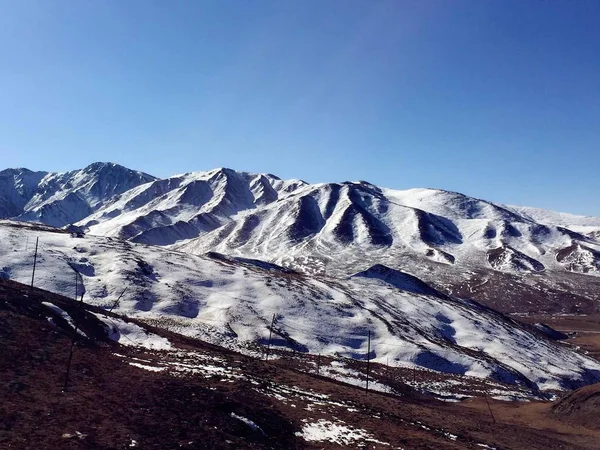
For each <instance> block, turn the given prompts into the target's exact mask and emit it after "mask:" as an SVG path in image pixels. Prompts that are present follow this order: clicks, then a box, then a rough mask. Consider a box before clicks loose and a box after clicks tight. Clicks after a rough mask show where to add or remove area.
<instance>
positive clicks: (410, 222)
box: [0, 163, 600, 312]
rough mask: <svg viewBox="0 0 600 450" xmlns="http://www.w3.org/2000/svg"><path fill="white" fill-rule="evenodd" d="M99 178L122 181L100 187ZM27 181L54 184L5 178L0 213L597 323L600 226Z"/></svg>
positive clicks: (231, 193) (464, 201)
mask: <svg viewBox="0 0 600 450" xmlns="http://www.w3.org/2000/svg"><path fill="white" fill-rule="evenodd" d="M103 170H104V171H106V172H108V173H109V175H110V174H115V173H116V174H117V175H115V176H107V177H105V178H102V177H100V176H99V175H98V174H99V173H100V172H102V171H103ZM13 172H14V169H13ZM17 172H18V171H17ZM21 172H22V173H23V174H24V175H22V176H21V178H27V176H29V177H33V180H34V181H35V180H36V179H37V178H40V177H41V179H49V180H50V181H48V182H44V183H41V182H40V183H38V185H39V186H42V187H39V186H38V185H36V186H33V187H32V184H34V183H29V184H28V183H25V182H22V181H20V182H19V181H18V180H17V179H16V178H15V177H14V174H12V175H11V173H12V172H10V173H9V172H8V171H3V172H0V175H1V174H4V175H5V176H4V177H1V176H0V199H4V200H0V212H1V211H2V210H3V209H2V208H3V207H4V210H5V212H6V211H9V210H14V209H15V206H14V205H16V204H23V203H24V202H25V201H27V203H25V205H27V209H28V211H27V212H25V213H22V214H19V215H16V214H13V215H12V218H13V219H17V220H30V221H41V222H43V223H47V224H49V225H54V226H57V225H58V226H63V225H66V224H67V223H72V222H75V224H76V225H77V226H78V227H79V228H80V229H82V230H84V231H86V232H87V233H90V234H95V235H99V236H107V237H114V238H120V239H126V240H129V241H132V242H137V243H143V244H147V245H159V246H163V247H169V248H172V249H175V250H179V251H184V252H188V253H194V254H198V255H202V254H205V253H208V252H212V251H216V252H219V253H223V254H227V255H231V256H236V257H242V258H249V259H260V260H264V261H267V262H269V263H274V264H277V265H280V266H286V267H289V268H292V269H294V270H299V271H302V272H304V273H309V274H328V275H331V276H341V277H346V276H350V275H352V274H355V273H356V272H360V271H361V270H367V269H368V268H369V267H372V266H374V265H376V264H383V265H385V266H387V267H390V268H391V269H394V270H399V271H401V272H405V273H409V274H411V275H414V276H417V277H419V278H421V279H423V280H424V281H426V282H428V283H430V284H432V285H433V286H434V287H435V288H436V289H438V290H439V291H441V292H444V293H446V294H449V293H452V292H460V293H461V295H468V296H473V298H474V299H475V300H478V301H481V302H483V303H485V304H487V305H489V306H492V307H494V308H498V309H500V310H503V311H504V312H528V311H534V310H535V308H539V306H540V305H543V304H548V305H553V306H551V307H550V308H551V309H552V308H556V307H557V305H559V304H561V303H562V304H563V307H562V312H574V311H575V312H576V311H579V312H586V311H587V312H594V311H595V310H596V309H597V306H594V305H595V304H597V303H598V302H600V294H599V293H598V292H600V240H599V238H598V236H600V218H597V219H596V218H590V217H581V216H574V215H569V214H565V213H557V212H553V211H545V210H539V209H535V208H523V207H514V206H507V205H502V204H496V203H493V202H488V201H486V200H482V199H478V198H474V197H469V196H467V195H464V194H461V193H458V192H453V191H448V190H443V189H424V188H416V189H409V190H404V191H399V190H393V189H388V188H384V187H379V186H375V185H373V184H371V183H368V182H366V181H355V182H342V183H318V184H309V183H306V182H304V181H302V180H282V179H280V178H279V177H277V176H274V175H271V174H266V173H262V174H259V173H251V172H238V171H235V170H232V169H229V168H218V169H213V170H210V171H206V172H187V173H184V174H179V175H175V176H173V177H169V178H163V179H158V178H154V177H152V176H150V175H146V174H142V173H141V172H135V171H130V170H129V169H126V168H124V167H122V166H118V165H116V164H112V163H95V164H92V165H90V166H88V167H87V168H86V169H81V170H80V171H72V172H67V173H65V174H59V175H56V174H50V175H48V174H47V173H45V172H30V171H27V172H25V171H21ZM32 174H33V175H32ZM35 174H37V175H35ZM123 174H124V175H123ZM119 175H122V176H119ZM48 177H49V178H48ZM17 178H18V177H17ZM100 178H102V179H100ZM115 179H116V181H115ZM7 180H8V181H10V180H13V184H12V185H10V186H7V185H8V184H10V183H8V181H7ZM15 180H17V181H15ZM52 180H55V181H54V182H52ZM57 180H58V181H57ZM105 180H108V181H105ZM69 182H70V183H71V184H69ZM103 184H106V186H103ZM91 186H97V187H96V188H95V190H94V189H92V187H91ZM9 187H10V189H9ZM103 187H106V189H103ZM20 192H24V193H25V194H24V195H21V194H20ZM31 192H34V195H31ZM28 196H29V197H31V198H30V199H29V200H27V198H28ZM11 199H12V200H11ZM32 199H33V200H32ZM11 201H12V203H10V202H11ZM19 202H20V203H19ZM11 205H12V206H11ZM6 215H7V214H5V215H4V216H6ZM71 219H73V220H71ZM75 219H77V220H75ZM596 225H597V226H596ZM579 275H581V277H580V276H579ZM582 281H583V282H582ZM494 285H498V286H503V289H502V290H497V289H493V288H492V286H494ZM482 286H483V287H482ZM548 293H550V294H548ZM548 296H550V297H548ZM522 298H531V299H533V301H530V300H527V301H523V300H522ZM581 298H585V299H586V300H585V301H581ZM505 305H510V306H506V307H505Z"/></svg>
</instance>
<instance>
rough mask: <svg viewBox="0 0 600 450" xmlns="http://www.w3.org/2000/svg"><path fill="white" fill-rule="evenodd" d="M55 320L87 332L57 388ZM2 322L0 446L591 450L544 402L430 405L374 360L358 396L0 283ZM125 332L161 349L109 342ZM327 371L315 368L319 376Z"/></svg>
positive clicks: (62, 338)
mask: <svg viewBox="0 0 600 450" xmlns="http://www.w3.org/2000/svg"><path fill="white" fill-rule="evenodd" d="M63 316H64V317H67V318H70V319H71V320H74V321H77V324H80V327H81V329H83V330H84V334H85V336H83V335H81V334H77V336H78V339H77V341H76V345H75V351H74V353H73V357H72V365H71V371H70V377H69V381H68V385H67V389H66V391H63V387H64V380H65V367H66V362H67V359H68V357H69V349H70V348H71V336H72V335H73V333H74V330H73V328H72V327H71V326H70V324H69V323H68V321H67V320H62V321H61V320H59V319H60V318H62V317H63ZM81 318H85V320H83V321H81V320H80V319H81ZM94 319H95V320H94ZM0 324H1V325H2V327H1V328H0V336H1V337H2V349H3V351H2V353H1V356H0V384H1V385H2V386H3V387H4V388H3V389H2V390H0V414H1V415H2V419H3V420H2V423H1V425H0V446H2V448H19V449H38V448H71V449H78V448H86V449H89V448H93V449H108V448H111V449H112V448H148V449H171V448H190V449H191V448H214V449H222V448H237V449H246V448H247V449H261V448H265V449H266V448H269V449H304V448H306V449H312V448H315V449H317V448H318V449H335V448H342V447H353V448H371V449H389V448H396V449H399V448H403V449H427V448H429V449H430V448H436V449H478V448H512V449H550V450H552V449H561V448H569V449H574V450H580V449H590V448H598V444H597V443H598V441H599V439H598V438H599V437H600V435H599V434H598V431H597V430H594V429H592V428H586V427H585V424H584V427H581V426H578V427H573V426H571V425H570V424H569V423H570V418H568V419H567V420H563V418H562V413H557V412H554V413H553V412H552V411H551V406H552V403H548V402H539V401H533V402H520V403H517V404H511V403H507V402H498V401H494V400H489V408H488V406H487V403H486V401H484V399H483V398H474V399H471V400H468V401H466V402H462V403H460V404H458V403H447V402H439V401H436V400H434V399H432V398H426V397H423V396H422V395H419V394H418V393H415V392H414V391H412V390H411V388H410V386H409V383H411V381H410V379H411V377H410V372H409V373H408V374H406V373H405V372H402V370H401V369H395V368H387V367H385V366H380V365H378V364H373V365H372V367H371V369H372V370H371V375H372V376H375V377H378V376H381V375H380V374H381V373H383V374H389V375H390V377H389V378H393V379H394V380H395V381H396V385H397V388H395V389H394V390H393V391H390V392H391V393H381V392H372V391H371V392H369V393H367V392H365V390H364V389H363V388H362V387H355V386H351V385H348V384H346V383H342V382H338V381H333V380H330V379H327V378H325V377H323V376H322V375H319V373H318V371H317V370H315V367H314V366H311V365H310V364H305V365H297V364H296V365H294V366H288V365H287V364H286V363H284V362H283V361H282V360H275V361H272V362H269V363H265V362H262V361H257V360H256V359H254V358H251V357H248V356H244V355H242V354H239V353H234V352H231V351H228V350H226V349H223V348H219V347H216V346H212V345H209V344H206V343H203V342H201V341H198V340H192V339H189V338H185V337H183V336H179V335H176V334H174V333H169V332H166V331H164V330H161V329H156V328H151V327H147V326H145V325H143V324H141V323H139V322H137V323H136V322H132V321H131V320H129V319H127V318H126V317H121V316H116V315H114V314H109V313H107V312H102V311H101V310H98V309H97V308H93V307H91V306H89V305H85V304H84V305H80V304H79V303H78V302H75V301H73V300H69V299H68V298H65V297H62V296H58V295H55V294H51V293H48V292H44V291H42V290H39V289H34V290H32V291H30V290H29V289H28V287H25V286H22V285H19V284H17V283H13V282H9V281H0ZM106 325H109V326H108V327H106ZM134 326H137V327H139V328H140V329H142V330H143V331H142V332H141V333H139V336H146V337H150V336H153V340H157V339H162V340H164V341H167V342H168V343H169V346H168V347H165V348H164V349H163V350H152V349H148V348H145V347H143V346H141V345H132V342H131V340H130V339H122V340H119V342H118V343H117V342H115V341H113V340H111V337H113V335H112V334H109V333H107V332H108V331H110V333H115V330H118V331H123V330H124V329H125V328H131V327H134ZM124 327H125V328H124ZM156 333H158V334H156ZM129 336H130V337H131V338H134V337H135V336H133V335H131V334H130V335H129ZM140 344H141V343H140ZM334 363H336V361H329V359H328V358H322V359H321V374H322V373H323V368H326V367H328V366H329V365H330V364H331V365H333V364H334ZM363 365H364V364H363ZM407 375H408V376H407ZM421 375H422V374H421V373H419V375H418V377H419V378H420V377H421ZM413 377H414V374H413ZM376 379H377V378H376ZM383 379H385V378H383ZM403 386H404V387H403ZM561 403H564V402H561ZM561 403H559V405H560V404H561ZM571 403H572V402H571ZM555 409H556V410H558V408H555ZM492 414H493V415H492Z"/></svg>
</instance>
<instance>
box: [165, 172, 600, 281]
mask: <svg viewBox="0 0 600 450" xmlns="http://www.w3.org/2000/svg"><path fill="white" fill-rule="evenodd" d="M232 219H233V220H232V221H229V222H227V223H226V224H224V225H223V226H221V227H219V228H216V229H214V230H212V231H210V230H208V231H207V232H206V233H204V234H202V235H200V236H199V237H198V238H196V239H192V240H190V241H189V242H184V243H180V244H177V245H176V246H174V248H177V249H179V250H183V251H187V252H191V253H198V254H201V253H204V252H207V251H210V250H216V251H218V252H222V253H228V254H238V255H244V256H249V257H259V258H263V259H269V260H270V261H273V262H276V263H278V264H284V265H289V266H291V267H297V268H301V269H302V270H306V271H309V272H310V271H313V272H317V271H326V272H329V273H336V271H340V270H341V271H342V272H344V273H350V272H351V271H352V270H354V269H355V268H356V267H357V265H359V267H360V265H361V264H362V265H366V264H367V265H372V264H375V263H377V262H382V263H384V264H386V265H390V264H391V265H392V266H396V264H394V262H393V260H394V259H398V258H399V257H400V255H406V254H411V255H413V259H414V260H415V261H417V260H421V261H430V262H437V263H442V264H446V265H454V264H456V265H458V266H462V267H486V268H488V269H489V268H491V269H495V270H500V271H507V272H511V273H517V272H540V271H543V270H545V269H547V268H548V269H553V270H561V271H562V270H564V267H563V266H562V265H561V264H560V263H559V262H558V261H557V259H556V258H557V254H558V252H560V251H562V250H563V249H565V248H569V247H570V246H572V245H575V244H577V243H581V244H584V245H586V246H588V247H590V248H599V249H600V243H599V242H596V241H594V240H592V239H591V238H589V237H587V236H584V235H581V234H578V233H576V232H573V231H571V230H568V229H566V228H563V227H559V226H553V225H543V224H540V223H537V222H535V221H533V220H531V219H529V218H527V217H523V216H520V215H518V214H516V213H514V212H511V211H509V210H507V209H506V208H503V207H501V206H497V205H494V204H491V203H488V202H485V201H482V200H478V199H474V198H470V197H466V196H464V195H462V194H456V193H452V192H446V191H438V190H430V189H412V190H409V191H393V190H390V189H380V188H378V187H376V186H373V185H370V184H368V183H365V182H360V183H341V184H321V185H304V186H302V187H299V188H298V189H296V190H295V191H293V192H291V193H290V194H288V195H287V196H285V197H283V198H281V199H279V200H278V201H277V202H275V203H271V204H269V205H266V206H264V207H262V208H258V209H252V210H243V211H240V213H239V214H237V215H236V216H235V217H233V218H232ZM592 258H593V259H594V258H596V256H595V254H592ZM303 261H306V263H303ZM599 262H600V260H599ZM571 270H576V268H574V269H571ZM585 273H592V271H585Z"/></svg>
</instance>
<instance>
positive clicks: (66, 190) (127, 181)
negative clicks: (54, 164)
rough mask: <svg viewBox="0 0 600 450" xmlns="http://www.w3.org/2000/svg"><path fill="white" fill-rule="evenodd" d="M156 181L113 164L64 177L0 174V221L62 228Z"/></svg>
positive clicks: (97, 165) (22, 171)
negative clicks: (13, 220)
mask: <svg viewBox="0 0 600 450" xmlns="http://www.w3.org/2000/svg"><path fill="white" fill-rule="evenodd" d="M154 179H155V178H154V177H152V176H150V175H147V174H145V173H142V172H137V171H133V170H130V169H127V168H125V167H123V166H119V165H117V164H113V163H94V164H91V165H89V166H88V167H86V168H85V169H81V170H74V171H71V172H65V173H47V172H31V171H28V170H26V169H16V170H11V169H9V170H6V171H3V172H1V173H0V198H1V200H0V217H2V218H10V217H14V218H17V219H18V220H26V221H36V222H42V223H45V224H48V225H52V226H64V225H68V224H71V223H74V222H76V221H78V220H81V219H83V218H84V217H87V216H89V215H90V214H91V213H92V212H93V211H95V210H96V209H97V208H99V207H100V206H102V204H103V203H104V202H106V201H107V200H109V199H111V198H113V197H114V196H115V195H118V194H121V193H122V192H125V191H127V190H129V189H131V188H133V187H135V186H137V185H139V184H142V183H147V182H150V181H152V180H154Z"/></svg>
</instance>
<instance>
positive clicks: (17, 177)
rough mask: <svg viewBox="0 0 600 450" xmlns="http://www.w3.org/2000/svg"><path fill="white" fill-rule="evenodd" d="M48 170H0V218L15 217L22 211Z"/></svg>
mask: <svg viewBox="0 0 600 450" xmlns="http://www.w3.org/2000/svg"><path fill="white" fill-rule="evenodd" d="M47 174H48V172H32V171H31V170H29V169H6V170H3V171H1V172H0V218H7V217H15V216H18V215H19V214H21V213H22V212H23V209H24V208H25V205H26V204H27V202H28V201H29V200H30V199H31V198H32V197H33V195H34V194H35V190H36V188H37V186H38V185H39V183H40V181H42V179H43V178H44V177H45V176H46V175H47Z"/></svg>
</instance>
